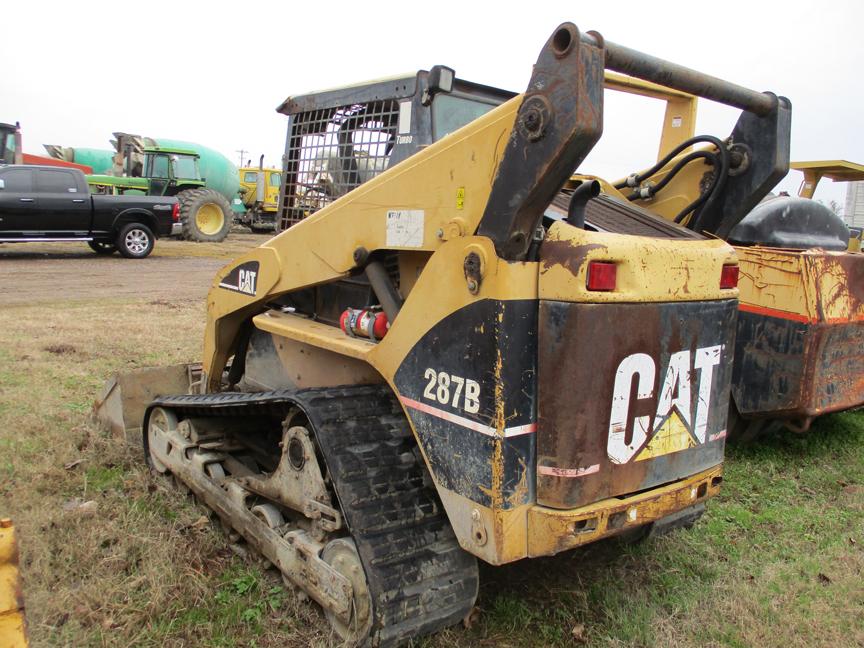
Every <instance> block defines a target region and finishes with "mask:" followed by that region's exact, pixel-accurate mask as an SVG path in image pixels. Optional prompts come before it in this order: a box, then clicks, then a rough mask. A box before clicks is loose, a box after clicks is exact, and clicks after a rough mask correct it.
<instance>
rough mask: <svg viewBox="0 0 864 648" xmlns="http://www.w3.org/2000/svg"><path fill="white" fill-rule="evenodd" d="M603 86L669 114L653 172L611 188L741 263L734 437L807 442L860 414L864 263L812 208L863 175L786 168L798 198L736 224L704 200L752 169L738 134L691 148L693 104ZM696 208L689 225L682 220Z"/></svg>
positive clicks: (852, 244)
mask: <svg viewBox="0 0 864 648" xmlns="http://www.w3.org/2000/svg"><path fill="white" fill-rule="evenodd" d="M609 87H611V88H612V89H614V90H619V91H623V92H630V93H635V94H640V95H643V96H649V97H653V98H656V99H660V100H663V101H666V103H667V110H666V115H665V117H664V124H663V131H662V137H661V145H660V155H659V158H658V159H659V161H658V162H657V163H656V164H655V165H653V166H652V167H651V168H650V169H647V170H646V171H643V172H639V173H634V174H632V175H630V176H629V177H628V178H626V179H623V180H621V181H619V182H617V183H616V185H615V186H616V189H617V190H619V191H621V192H624V193H625V194H626V196H627V198H628V199H629V200H630V201H631V202H632V204H637V205H640V206H642V207H643V208H645V209H648V210H650V211H652V212H653V213H656V214H658V215H661V216H663V217H665V218H668V219H670V220H674V221H675V222H679V223H682V224H684V225H686V226H687V227H689V228H691V229H696V230H698V231H700V232H704V233H707V234H711V235H716V236H719V237H722V238H725V239H726V240H728V241H729V242H730V243H732V244H733V245H734V246H735V249H736V252H737V253H738V259H739V265H740V273H741V274H740V280H739V289H740V295H739V300H740V303H739V317H738V330H737V335H736V345H735V369H734V372H733V378H732V396H733V398H732V403H731V411H730V421H729V429H730V433H731V434H734V435H740V436H743V437H750V436H753V435H754V434H756V433H758V432H761V431H763V430H765V429H767V428H768V427H773V426H776V425H777V424H782V425H784V426H785V427H787V428H788V429H790V430H794V431H799V432H803V431H806V430H807V429H808V428H809V426H810V424H811V423H812V421H813V419H814V418H815V417H817V416H819V415H821V414H825V413H828V412H835V411H842V410H845V409H850V408H853V407H858V406H861V405H862V404H864V372H862V370H861V364H860V358H861V349H862V346H864V255H862V254H860V253H859V252H858V251H857V249H858V243H859V239H857V238H855V237H851V238H850V232H849V228H848V227H847V226H846V225H845V224H844V222H843V220H842V219H841V218H840V217H839V216H838V215H836V214H835V213H833V212H832V211H831V210H830V209H828V208H827V207H826V206H824V205H822V204H820V203H819V202H816V201H813V200H809V198H811V197H812V195H813V192H814V191H815V188H816V184H817V183H818V182H819V179H820V178H822V177H827V178H830V179H833V180H835V181H837V180H839V181H849V180H857V179H864V167H862V166H861V165H857V164H852V163H849V162H845V161H837V160H833V161H825V162H801V163H796V164H793V165H792V167H793V168H796V169H798V170H801V171H802V172H803V173H804V181H803V182H802V185H801V191H800V194H799V197H791V196H769V197H767V198H766V199H765V200H763V201H762V202H760V203H759V204H750V205H748V209H752V211H750V213H748V214H747V216H746V217H744V218H743V219H741V218H740V217H739V216H738V215H736V214H730V213H729V212H727V211H725V210H720V209H719V208H718V204H717V203H712V200H711V198H710V191H711V189H712V188H715V187H718V186H724V185H726V184H729V185H730V186H734V185H736V184H740V182H741V179H740V178H739V177H738V174H739V170H740V169H741V168H746V167H747V166H749V165H751V164H753V162H754V160H753V155H752V149H751V148H750V145H749V144H748V143H747V142H746V141H744V140H743V139H742V137H741V135H742V133H740V132H733V133H732V135H731V136H730V137H729V138H727V139H726V140H723V141H721V140H717V139H714V138H710V137H709V138H705V137H694V136H693V133H694V131H695V128H694V125H695V117H696V103H697V97H696V96H693V95H690V96H689V98H688V97H687V95H686V93H681V92H679V91H676V90H671V89H668V88H664V87H662V86H658V85H654V84H645V83H644V82H643V81H640V80H638V79H620V78H619V79H617V80H615V79H613V80H612V83H611V84H609ZM739 123H740V122H739ZM736 130H737V129H736ZM768 188H769V189H770V187H768ZM703 197H704V200H703ZM699 200H703V204H702V205H701V206H700V207H699V208H698V209H697V210H696V211H695V212H693V213H692V214H684V213H683V212H682V211H681V210H682V208H684V206H685V205H689V204H693V202H695V201H699ZM739 221H740V222H739ZM859 236H860V234H859Z"/></svg>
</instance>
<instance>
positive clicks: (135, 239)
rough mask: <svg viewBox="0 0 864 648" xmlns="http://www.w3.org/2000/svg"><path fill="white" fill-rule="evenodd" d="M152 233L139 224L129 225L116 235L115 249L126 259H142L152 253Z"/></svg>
mask: <svg viewBox="0 0 864 648" xmlns="http://www.w3.org/2000/svg"><path fill="white" fill-rule="evenodd" d="M153 243H154V238H153V232H151V231H150V228H149V227H147V226H146V225H142V224H141V223H129V224H128V225H124V226H123V227H122V228H121V229H120V233H119V234H118V235H117V249H118V250H120V254H121V255H123V256H124V257H126V258H127V259H143V258H144V257H146V256H149V255H150V253H151V252H152V251H153Z"/></svg>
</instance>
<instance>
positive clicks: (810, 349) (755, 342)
mask: <svg viewBox="0 0 864 648" xmlns="http://www.w3.org/2000/svg"><path fill="white" fill-rule="evenodd" d="M862 349H864V321H857V322H856V321H850V322H839V323H834V324H829V323H825V322H822V323H809V322H801V321H796V320H793V319H789V318H784V317H776V316H771V315H768V314H765V313H753V312H748V311H744V310H742V312H741V313H740V315H739V318H738V348H737V349H736V352H735V370H734V373H733V381H732V384H733V387H732V390H733V395H734V397H735V404H736V405H737V406H738V410H739V411H740V412H741V413H742V414H744V415H745V416H755V417H765V416H770V417H773V418H811V417H814V416H819V415H820V414H825V413H827V412H834V411H842V410H845V409H849V408H851V407H857V406H859V405H861V404H862V403H864V375H862V374H861V353H862Z"/></svg>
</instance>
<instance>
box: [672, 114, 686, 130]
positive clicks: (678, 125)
mask: <svg viewBox="0 0 864 648" xmlns="http://www.w3.org/2000/svg"><path fill="white" fill-rule="evenodd" d="M683 122H684V120H683V119H682V118H681V117H673V118H672V128H681V124H682V123H683Z"/></svg>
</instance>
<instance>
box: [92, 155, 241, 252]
mask: <svg viewBox="0 0 864 648" xmlns="http://www.w3.org/2000/svg"><path fill="white" fill-rule="evenodd" d="M140 152H141V153H142V154H143V160H142V161H141V162H137V161H136V157H137V156H134V155H133V154H132V146H131V145H130V144H127V143H124V142H123V141H122V139H121V140H120V141H119V142H118V154H117V155H118V156H121V157H122V159H123V167H124V172H125V175H90V176H87V183H88V184H89V185H90V187H91V189H92V190H93V191H94V193H110V194H125V193H141V194H145V195H148V196H176V197H177V199H178V200H179V201H180V222H181V224H182V226H183V229H182V235H183V237H184V238H187V239H190V240H193V241H221V240H223V239H224V238H225V237H226V236H227V235H228V231H229V230H230V229H231V224H232V221H233V215H232V212H231V205H230V203H229V202H228V200H227V199H226V198H225V196H224V195H222V194H221V193H219V192H218V191H216V190H215V189H211V188H208V187H207V180H206V178H202V177H201V173H200V171H199V169H198V164H199V160H200V155H199V154H198V152H197V151H195V150H193V149H184V148H176V147H169V146H145V147H143V148H141V149H140ZM136 164H137V165H139V166H140V168H136Z"/></svg>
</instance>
